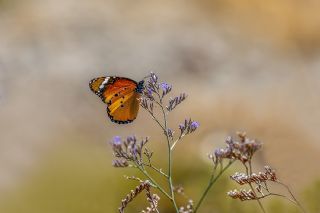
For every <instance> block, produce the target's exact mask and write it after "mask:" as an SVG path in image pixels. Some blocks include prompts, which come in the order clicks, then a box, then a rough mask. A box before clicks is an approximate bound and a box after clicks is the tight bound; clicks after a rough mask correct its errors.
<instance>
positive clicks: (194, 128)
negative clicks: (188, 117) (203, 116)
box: [190, 121, 200, 131]
mask: <svg viewBox="0 0 320 213" xmlns="http://www.w3.org/2000/svg"><path fill="white" fill-rule="evenodd" d="M199 126H200V124H199V122H197V121H192V123H191V125H190V129H191V130H192V131H195V130H196V129H197V128H199Z"/></svg>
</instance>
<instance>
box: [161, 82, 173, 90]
mask: <svg viewBox="0 0 320 213" xmlns="http://www.w3.org/2000/svg"><path fill="white" fill-rule="evenodd" d="M160 86H161V89H162V90H163V91H167V90H169V89H171V86H170V85H169V84H168V83H166V82H162V83H161V84H160Z"/></svg>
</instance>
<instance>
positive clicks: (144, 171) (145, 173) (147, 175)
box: [137, 165, 172, 200]
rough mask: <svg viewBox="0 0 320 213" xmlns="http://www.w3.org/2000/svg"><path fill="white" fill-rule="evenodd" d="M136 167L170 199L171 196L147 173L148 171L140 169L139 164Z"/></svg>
mask: <svg viewBox="0 0 320 213" xmlns="http://www.w3.org/2000/svg"><path fill="white" fill-rule="evenodd" d="M137 168H138V169H139V170H140V171H141V172H142V173H143V174H144V175H145V176H146V177H147V178H149V180H150V181H151V182H152V184H154V185H155V186H156V188H157V189H159V191H160V192H162V194H163V195H165V196H166V197H167V198H168V199H169V200H172V197H171V196H170V195H169V194H168V193H167V192H166V191H165V190H164V189H163V188H162V187H161V186H160V185H159V184H158V183H157V182H156V181H155V180H154V179H153V178H152V177H151V176H150V175H149V173H148V172H147V171H146V170H144V169H142V168H141V167H140V166H138V165H137Z"/></svg>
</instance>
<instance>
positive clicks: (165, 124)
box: [160, 105, 179, 213]
mask: <svg viewBox="0 0 320 213" xmlns="http://www.w3.org/2000/svg"><path fill="white" fill-rule="evenodd" d="M160 106H161V110H162V113H163V120H164V128H165V131H167V128H168V123H167V115H166V112H165V110H164V108H163V106H162V105H160ZM165 135H166V139H167V144H168V158H169V160H168V182H169V189H170V193H171V198H172V200H171V201H172V203H173V206H174V208H175V210H176V212H177V213H179V208H178V206H177V203H176V201H175V198H174V191H173V182H172V152H171V145H170V138H169V136H168V134H167V133H166V132H165Z"/></svg>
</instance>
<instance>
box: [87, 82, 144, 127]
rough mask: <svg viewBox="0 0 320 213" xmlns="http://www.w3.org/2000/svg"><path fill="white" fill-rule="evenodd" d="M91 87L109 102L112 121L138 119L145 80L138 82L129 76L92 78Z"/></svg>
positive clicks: (129, 121)
mask: <svg viewBox="0 0 320 213" xmlns="http://www.w3.org/2000/svg"><path fill="white" fill-rule="evenodd" d="M89 87H90V89H91V90H92V91H93V92H94V93H95V94H96V95H98V96H99V97H100V98H101V100H102V101H103V102H104V103H106V104H107V106H108V107H107V113H108V116H109V118H110V119H111V121H113V122H115V123H118V124H126V123H131V122H132V121H133V120H134V119H136V117H137V114H138V111H139V98H140V96H141V93H142V91H143V88H144V81H140V82H138V83H137V82H136V81H134V80H131V79H129V78H124V77H113V76H107V77H98V78H94V79H92V80H91V81H90V83H89Z"/></svg>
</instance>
